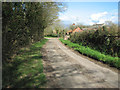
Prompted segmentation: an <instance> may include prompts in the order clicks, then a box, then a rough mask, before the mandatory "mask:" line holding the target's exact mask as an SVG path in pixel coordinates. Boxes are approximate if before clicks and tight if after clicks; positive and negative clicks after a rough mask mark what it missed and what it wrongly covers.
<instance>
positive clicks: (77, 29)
mask: <svg viewBox="0 0 120 90" xmlns="http://www.w3.org/2000/svg"><path fill="white" fill-rule="evenodd" d="M82 31H83V30H81V29H80V28H79V27H77V28H76V29H74V30H73V33H74V32H82Z"/></svg>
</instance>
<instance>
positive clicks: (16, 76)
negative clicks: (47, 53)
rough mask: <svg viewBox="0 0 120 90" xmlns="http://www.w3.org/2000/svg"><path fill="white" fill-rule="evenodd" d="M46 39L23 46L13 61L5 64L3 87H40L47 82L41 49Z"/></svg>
mask: <svg viewBox="0 0 120 90" xmlns="http://www.w3.org/2000/svg"><path fill="white" fill-rule="evenodd" d="M46 41H47V39H44V40H41V41H40V42H37V43H34V44H32V45H31V46H29V47H25V48H22V49H21V50H19V51H18V53H17V55H16V56H15V57H14V58H13V59H12V60H11V62H9V63H6V64H3V73H2V74H3V80H2V81H3V83H2V85H3V88H31V87H35V88H39V87H42V86H43V85H44V84H45V82H46V77H45V74H44V73H43V64H42V54H41V52H40V50H41V48H42V46H43V45H44V44H45V43H46Z"/></svg>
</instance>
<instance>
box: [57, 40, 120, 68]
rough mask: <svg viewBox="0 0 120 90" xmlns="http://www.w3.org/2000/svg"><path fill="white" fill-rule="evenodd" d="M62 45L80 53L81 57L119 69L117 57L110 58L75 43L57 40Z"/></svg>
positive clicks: (119, 63) (119, 60)
mask: <svg viewBox="0 0 120 90" xmlns="http://www.w3.org/2000/svg"><path fill="white" fill-rule="evenodd" d="M59 40H60V41H61V42H62V43H64V44H65V45H67V46H69V47H70V48H73V49H74V50H76V51H78V52H80V53H81V54H83V55H86V56H89V57H91V58H94V59H96V60H99V61H102V62H104V63H106V64H109V65H110V66H114V67H116V68H118V69H120V58H118V57H112V56H110V55H104V54H102V53H101V52H98V51H96V50H93V49H91V48H89V47H85V46H82V45H79V44H76V43H72V42H70V41H69V40H63V39H59Z"/></svg>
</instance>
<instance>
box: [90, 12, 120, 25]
mask: <svg viewBox="0 0 120 90" xmlns="http://www.w3.org/2000/svg"><path fill="white" fill-rule="evenodd" d="M105 21H112V22H114V23H116V22H117V21H118V14H117V12H114V13H111V12H110V13H108V12H102V13H97V14H92V15H91V16H90V22H89V24H94V23H99V24H101V23H104V22H105Z"/></svg>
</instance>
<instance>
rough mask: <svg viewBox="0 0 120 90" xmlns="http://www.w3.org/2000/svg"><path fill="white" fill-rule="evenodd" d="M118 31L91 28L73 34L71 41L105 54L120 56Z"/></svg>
mask: <svg viewBox="0 0 120 90" xmlns="http://www.w3.org/2000/svg"><path fill="white" fill-rule="evenodd" d="M117 35H118V33H114V32H112V31H111V30H108V29H105V27H103V28H99V29H98V30H96V31H95V30H89V31H84V32H80V33H75V34H73V35H71V38H70V41H72V42H75V43H78V44H82V45H83V46H89V47H91V48H93V49H95V50H98V51H100V52H102V53H104V54H108V55H111V56H113V57H114V56H118V57H120V50H119V49H120V38H119V37H117Z"/></svg>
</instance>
